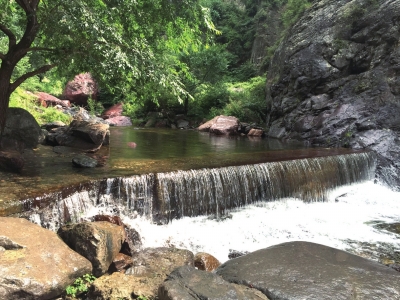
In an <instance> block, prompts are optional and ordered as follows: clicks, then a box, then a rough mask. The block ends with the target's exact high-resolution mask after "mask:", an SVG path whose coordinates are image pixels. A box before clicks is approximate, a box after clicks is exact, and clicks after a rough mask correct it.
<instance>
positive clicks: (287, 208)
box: [89, 182, 400, 262]
mask: <svg viewBox="0 0 400 300" xmlns="http://www.w3.org/2000/svg"><path fill="white" fill-rule="evenodd" d="M343 194H345V195H344V196H340V195H343ZM339 196H340V197H339ZM335 199H337V200H338V201H335ZM97 213H99V211H98V210H92V211H91V212H89V215H94V214H97ZM231 216H232V218H229V219H225V220H223V221H216V220H211V219H209V218H207V217H206V216H203V217H195V218H187V217H186V218H183V219H180V220H174V221H173V222H172V223H170V224H168V225H155V224H151V223H150V222H149V221H148V220H144V219H142V218H134V219H133V218H129V217H128V216H123V217H122V220H123V222H124V223H126V224H129V225H130V226H132V227H133V228H135V229H136V230H137V231H138V232H139V233H140V235H141V237H142V242H143V246H144V247H160V246H174V247H177V248H184V249H188V250H191V251H192V252H193V253H197V252H200V251H202V252H203V251H204V252H208V253H210V254H212V255H214V256H215V257H216V258H218V259H219V260H220V261H221V262H224V261H226V260H228V254H229V250H230V249H234V250H238V251H250V252H251V251H255V250H258V249H261V248H265V247H269V246H272V245H275V244H279V243H283V242H288V241H309V242H315V243H319V244H323V245H327V246H331V247H335V248H339V249H349V248H350V246H349V244H348V243H346V240H353V241H358V242H366V243H375V244H376V243H388V244H391V245H393V246H394V248H395V249H399V251H400V239H399V237H398V236H396V235H395V234H392V233H389V232H387V231H382V230H381V231H379V230H377V229H375V228H374V227H373V226H372V225H371V222H374V221H382V222H386V223H392V222H400V193H399V192H393V191H391V190H390V189H388V188H387V187H384V186H382V185H378V184H374V183H373V182H366V183H362V184H357V185H353V186H348V187H342V188H340V189H338V190H335V191H334V192H332V193H331V195H330V197H329V201H328V202H324V203H318V202H317V203H304V202H303V201H301V200H298V199H283V200H280V201H275V202H267V203H262V204H259V205H252V206H248V207H245V208H242V209H240V210H238V211H235V212H232V213H231Z"/></svg>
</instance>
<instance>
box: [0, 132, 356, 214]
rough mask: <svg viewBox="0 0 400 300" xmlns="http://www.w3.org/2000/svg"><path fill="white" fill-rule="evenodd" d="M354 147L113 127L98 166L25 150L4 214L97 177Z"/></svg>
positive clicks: (0, 186)
mask: <svg viewBox="0 0 400 300" xmlns="http://www.w3.org/2000/svg"><path fill="white" fill-rule="evenodd" d="M133 143H135V144H133ZM351 152H354V151H352V150H349V149H323V148H306V147H305V146H304V145H303V144H302V143H295V142H291V143H282V142H280V141H278V140H274V139H261V138H249V137H218V136H211V135H209V134H208V133H200V132H197V131H192V130H165V129H157V130H156V129H135V128H133V127H125V128H121V127H120V128H111V145H110V146H107V147H102V149H101V150H100V151H99V152H97V153H95V154H91V156H93V157H95V158H97V159H99V160H100V161H101V162H102V166H101V167H98V168H94V169H77V168H74V167H73V166H72V163H71V160H72V158H73V157H74V156H76V155H78V154H79V152H73V151H61V154H60V153H55V152H54V151H53V148H52V147H49V146H39V147H38V149H35V150H27V151H26V153H25V159H26V165H25V168H24V170H23V172H22V173H21V174H12V173H8V172H0V216H1V215H5V214H9V213H10V209H9V207H10V206H13V205H15V202H16V201H21V200H24V199H32V198H35V197H39V196H42V195H44V194H47V193H52V192H56V191H59V190H61V189H64V190H66V189H65V187H71V189H73V188H74V187H75V186H76V185H79V184H82V183H85V182H88V181H90V180H95V179H101V178H109V177H118V176H129V175H135V174H147V173H158V172H168V171H175V170H189V169H200V168H217V167H222V166H229V165H245V164H255V163H261V162H269V161H279V160H290V159H296V158H305V157H317V156H327V155H337V154H343V153H351ZM18 210H20V208H16V210H15V212H17V211H18ZM6 211H7V213H6ZM11 212H12V210H11Z"/></svg>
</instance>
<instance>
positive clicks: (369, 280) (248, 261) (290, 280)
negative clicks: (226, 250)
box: [216, 242, 400, 300]
mask: <svg viewBox="0 0 400 300" xmlns="http://www.w3.org/2000/svg"><path fill="white" fill-rule="evenodd" d="M216 273H217V274H218V275H220V276H222V278H224V279H225V280H227V281H229V282H234V283H240V284H244V285H247V286H252V287H254V288H256V289H257V290H259V291H261V292H263V293H264V294H265V295H267V296H268V297H269V298H270V299H272V300H277V299H286V300H295V299H316V300H317V299H337V300H340V299H360V300H361V299H363V300H367V299H400V273H399V272H396V271H395V270H393V269H391V268H389V267H386V266H384V265H381V264H378V263H376V262H374V261H371V260H368V259H365V258H362V257H359V256H356V255H353V254H350V253H347V252H345V251H342V250H338V249H334V248H331V247H327V246H323V245H318V244H314V243H309V242H289V243H283V244H280V245H276V246H272V247H269V248H266V249H262V250H258V251H255V252H252V253H250V254H247V255H245V256H241V257H238V258H235V259H232V260H229V261H228V262H226V263H224V264H223V265H221V266H220V267H219V268H218V269H217V272H216Z"/></svg>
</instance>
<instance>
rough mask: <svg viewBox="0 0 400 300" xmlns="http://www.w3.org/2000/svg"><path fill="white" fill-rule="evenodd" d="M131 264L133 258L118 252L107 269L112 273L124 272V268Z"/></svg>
mask: <svg viewBox="0 0 400 300" xmlns="http://www.w3.org/2000/svg"><path fill="white" fill-rule="evenodd" d="M132 265H133V259H132V256H129V255H126V254H123V253H118V254H117V256H116V257H115V258H114V260H113V262H112V263H111V265H110V268H109V269H108V272H109V273H114V272H122V273H125V270H126V269H128V268H130V267H132Z"/></svg>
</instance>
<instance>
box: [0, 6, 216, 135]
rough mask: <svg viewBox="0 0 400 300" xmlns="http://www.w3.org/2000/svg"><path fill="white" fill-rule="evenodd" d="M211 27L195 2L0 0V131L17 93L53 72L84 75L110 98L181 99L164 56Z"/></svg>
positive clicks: (195, 41) (193, 42)
mask: <svg viewBox="0 0 400 300" xmlns="http://www.w3.org/2000/svg"><path fill="white" fill-rule="evenodd" d="M210 29H211V30H213V29H214V28H213V25H212V22H211V19H210V18H208V17H207V11H206V9H205V8H203V7H201V5H200V4H199V1H198V0H85V1H83V0H76V1H62V0H52V1H48V0H47V1H46V0H42V1H40V0H0V59H1V67H0V129H1V131H2V130H3V128H4V125H5V111H6V109H7V107H8V102H9V97H10V94H11V93H12V92H13V91H14V90H15V89H16V87H18V86H19V85H20V84H21V83H22V82H24V80H26V79H27V78H29V77H32V76H35V75H37V74H40V73H42V72H45V71H47V70H49V69H51V68H54V67H56V66H57V72H59V73H60V74H62V75H67V76H71V75H75V74H77V73H78V72H91V73H92V74H93V75H94V76H95V77H96V79H97V80H98V81H100V83H101V84H102V86H104V87H107V89H109V90H110V91H111V92H119V93H124V92H128V91H132V90H133V91H135V89H137V87H138V86H146V85H150V86H158V87H161V88H163V89H167V90H168V91H169V92H170V93H172V94H174V95H175V96H176V97H177V98H180V97H181V95H185V94H186V91H185V89H184V87H183V85H182V83H181V81H180V79H179V75H178V72H176V70H175V69H174V66H173V61H172V63H171V59H168V55H170V53H171V52H174V51H175V52H179V51H183V50H184V49H188V47H189V46H191V47H193V46H195V45H197V44H199V43H200V42H201V40H204V38H206V32H207V31H208V30H210ZM171 40H173V41H174V42H173V43H171V42H170V41H171ZM26 60H29V62H30V63H29V66H28V67H27V68H24V67H21V65H22V66H23V65H24V64H23V63H24V61H26Z"/></svg>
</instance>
